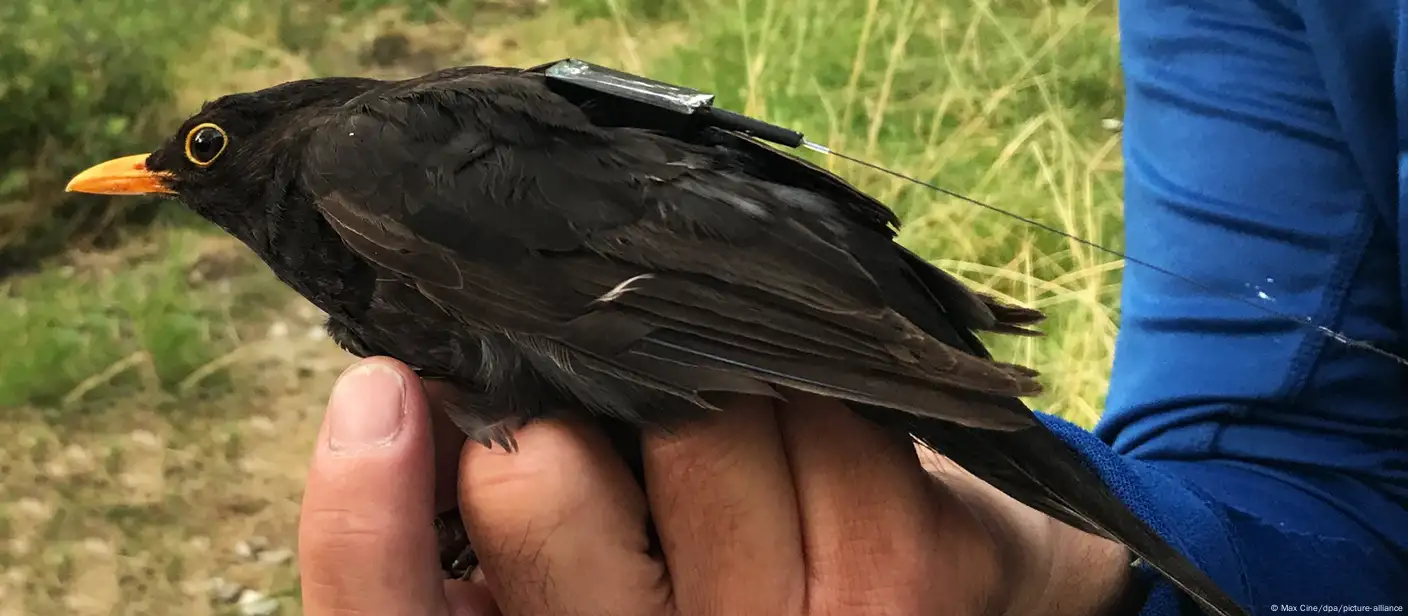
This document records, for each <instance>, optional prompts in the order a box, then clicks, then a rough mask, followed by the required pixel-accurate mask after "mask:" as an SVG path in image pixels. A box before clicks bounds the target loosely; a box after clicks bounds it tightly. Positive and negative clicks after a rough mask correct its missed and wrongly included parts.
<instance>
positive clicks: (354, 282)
mask: <svg viewBox="0 0 1408 616" xmlns="http://www.w3.org/2000/svg"><path fill="white" fill-rule="evenodd" d="M543 68H544V67H535V68H532V69H514V68H496V67H461V68H452V69H447V70H442V71H438V72H435V73H431V74H428V75H425V76H422V77H418V78H414V79H408V80H404V81H381V80H374V79H361V78H343V77H338V78H324V79H309V80H302V81H294V82H290V83H285V84H282V85H278V86H274V87H271V88H268V89H264V90H260V91H257V92H250V93H242V94H232V95H229V96H225V97H222V98H220V99H218V100H215V101H213V102H210V103H207V104H206V105H205V106H204V107H203V108H202V109H201V110H200V112H199V113H197V114H196V115H195V116H194V117H192V118H190V119H189V120H187V121H186V122H185V123H184V124H183V125H182V126H181V128H180V130H178V131H177V132H176V134H175V135H173V136H172V137H171V138H170V139H169V140H168V141H167V142H166V143H165V144H163V145H162V146H161V147H160V148H159V149H157V150H156V151H155V152H152V153H151V154H149V155H145V154H144V155H136V156H128V157H125V158H119V159H116V160H113V161H110V162H107V163H103V164H100V165H98V166H96V167H93V168H91V169H89V170H87V171H84V172H83V173H81V174H79V175H78V176H76V177H75V178H74V179H73V181H72V182H71V183H70V184H69V190H72V191H80V192H90V193H102V194H163V195H171V196H175V197H177V198H179V199H180V200H181V201H183V202H184V203H185V204H186V205H187V206H189V207H190V208H192V209H193V210H195V211H196V212H197V213H199V214H200V215H202V216H204V217H205V218H207V219H209V220H211V221H213V222H215V223H216V224H218V225H220V226H221V227H223V228H224V229H225V230H226V231H228V232H229V233H231V234H232V235H234V236H235V237H237V238H239V239H240V240H241V241H243V242H244V243H245V244H247V245H248V246H249V247H250V248H251V249H253V251H254V252H256V253H257V254H258V255H259V256H260V257H261V258H262V259H263V260H264V261H265V263H267V264H268V266H269V267H270V268H271V269H272V270H273V272H274V273H275V274H276V275H278V277H279V278H280V279H281V280H283V281H284V282H285V283H286V284H288V285H289V286H290V287H292V288H294V289H295V290H297V291H298V292H299V293H301V294H302V295H303V296H304V297H306V298H307V299H309V300H310V301H311V302H312V303H314V304H316V305H317V306H318V307H319V308H321V309H322V310H324V311H326V312H327V314H328V316H329V319H328V323H327V327H328V329H329V331H330V332H331V334H332V336H333V337H334V339H335V340H337V342H338V343H339V344H341V345H342V346H343V347H344V348H345V349H347V350H348V351H350V352H351V353H353V354H355V355H359V356H368V355H388V356H392V357H395V358H398V359H400V360H402V361H404V362H406V363H407V364H408V365H410V366H412V367H414V368H415V369H416V370H417V371H418V372H419V373H420V374H421V375H422V376H423V377H425V378H428V379H440V380H443V381H447V382H448V383H450V384H452V385H453V386H454V387H455V389H456V391H457V392H458V394H459V399H458V401H457V402H456V403H455V404H454V408H453V409H450V415H451V416H452V418H453V419H454V421H455V422H456V423H457V424H458V425H459V427H460V428H461V429H463V430H464V431H465V432H466V433H467V434H468V435H469V436H470V437H471V438H474V439H476V440H479V441H481V442H489V441H493V442H498V443H500V444H502V445H504V446H505V447H509V448H512V447H513V446H514V443H513V441H512V438H511V436H510V433H511V430H512V429H514V428H516V427H518V426H520V425H521V424H522V423H523V422H525V421H529V420H531V419H533V418H535V417H539V416H542V415H543V414H544V413H547V412H549V411H550V410H552V409H557V408H564V407H572V408H581V409H585V410H587V411H589V412H591V413H593V414H595V415H596V416H598V417H600V418H602V419H603V420H604V421H613V422H619V423H624V424H626V425H633V426H661V425H669V424H671V423H674V422H677V421H684V420H688V419H689V418H690V417H697V416H699V414H701V413H705V412H709V411H710V410H713V409H715V407H714V406H712V405H711V404H710V402H709V399H710V397H711V395H712V394H719V393H743V394H754V395H763V396H772V397H781V396H784V395H785V394H786V391H788V389H789V388H790V389H795V390H803V391H808V392H813V393H817V394H822V395H826V396H831V397H835V398H839V399H842V400H845V401H847V402H848V403H850V406H851V407H852V408H853V409H855V410H856V411H857V412H859V413H861V414H862V415H864V416H866V417H868V418H870V419H872V420H874V421H876V422H879V423H880V424H882V425H886V426H889V427H893V428H895V429H896V430H905V431H907V432H909V433H910V434H911V435H912V436H913V437H914V439H915V440H917V441H918V442H920V443H922V444H924V445H926V446H929V447H932V448H933V449H935V450H937V451H938V452H940V453H942V454H944V455H945V456H947V457H949V458H950V459H952V460H954V461H955V462H956V463H958V464H959V465H961V466H963V467H964V468H966V469H968V470H969V471H971V472H972V473H974V474H976V475H977V476H979V477H980V478H982V479H984V480H986V481H988V482H989V483H991V484H993V485H994V486H996V487H997V488H999V489H1001V490H1002V491H1004V492H1006V493H1007V494H1009V495H1011V496H1013V497H1014V498H1016V499H1017V500H1019V501H1021V502H1023V503H1025V504H1027V505H1029V506H1031V507H1033V508H1035V509H1037V510H1040V511H1042V512H1044V513H1046V514H1048V515H1051V516H1053V517H1055V518H1057V519H1059V520H1061V521H1063V522H1065V523H1068V524H1070V525H1072V526H1074V527H1076V528H1079V529H1082V530H1085V531H1087V532H1091V533H1097V534H1099V535H1102V536H1105V537H1108V538H1111V539H1114V540H1116V541H1119V542H1121V543H1123V544H1124V545H1126V546H1128V547H1129V548H1130V550H1131V551H1132V552H1133V553H1134V554H1135V555H1137V556H1138V557H1140V558H1141V559H1143V560H1144V561H1146V562H1147V563H1149V564H1150V565H1152V566H1153V567H1155V568H1157V569H1159V570H1160V571H1162V572H1163V574H1164V575H1166V576H1167V577H1168V578H1170V579H1171V580H1173V581H1174V582H1175V583H1176V584H1178V585H1179V586H1180V587H1181V588H1182V589H1183V590H1185V591H1186V592H1187V593H1188V594H1189V595H1191V596H1193V597H1194V598H1195V599H1196V600H1197V601H1198V602H1199V603H1200V604H1201V605H1203V606H1204V608H1205V609H1206V610H1207V611H1209V613H1212V614H1218V615H1225V616H1231V615H1239V614H1245V612H1244V611H1243V610H1242V609H1241V608H1240V607H1239V606H1238V605H1237V604H1236V603H1235V602H1234V601H1233V600H1232V599H1231V598H1230V597H1229V596H1228V595H1226V594H1225V593H1224V592H1223V591H1222V590H1221V589H1219V588H1218V586H1217V584H1216V583H1214V582H1213V581H1212V580H1211V579H1210V578H1208V577H1207V576H1206V575H1205V574H1204V573H1203V572H1202V571H1201V570H1199V569H1198V568H1197V567H1196V566H1195V565H1193V564H1192V563H1191V562H1190V561H1189V560H1188V559H1186V558H1185V557H1184V556H1183V555H1182V554H1181V553H1179V552H1178V551H1177V550H1175V549H1174V548H1173V547H1171V546H1170V545H1169V544H1168V543H1166V542H1165V541H1164V540H1163V539H1162V538H1160V537H1159V536H1158V535H1156V534H1155V533H1154V532H1153V531H1152V530H1151V529H1150V528H1149V527H1148V526H1147V525H1145V524H1144V523H1143V522H1142V521H1140V519H1139V518H1137V517H1136V516H1135V515H1134V514H1132V513H1131V512H1130V511H1129V510H1128V509H1127V508H1126V507H1125V506H1124V505H1123V504H1122V503H1121V502H1120V501H1119V500H1118V499H1116V498H1115V497H1114V496H1113V495H1112V494H1111V492H1110V491H1109V489H1108V488H1107V487H1106V486H1105V484H1104V483H1103V482H1102V481H1101V480H1100V479H1099V477H1098V475H1097V474H1096V473H1095V472H1094V471H1092V470H1091V469H1090V468H1088V467H1087V466H1086V465H1085V464H1084V462H1083V461H1082V459H1081V458H1080V457H1079V456H1078V455H1076V454H1075V453H1074V452H1073V451H1072V450H1071V449H1070V448H1069V447H1068V446H1066V445H1065V444H1064V442H1062V441H1061V440H1060V439H1058V438H1057V437H1055V436H1054V435H1053V434H1051V433H1050V432H1048V431H1047V430H1046V429H1045V428H1044V427H1042V426H1041V425H1040V424H1039V423H1038V422H1037V420H1036V419H1035V417H1034V416H1033V414H1032V412H1031V411H1030V410H1028V408H1027V407H1026V406H1025V405H1024V404H1023V403H1022V401H1021V400H1020V399H1019V397H1021V396H1029V395H1032V394H1036V393H1038V392H1039V391H1040V386H1039V385H1038V383H1037V380H1036V376H1037V375H1036V373H1035V372H1034V371H1032V370H1029V369H1027V368H1024V367H1021V366H1016V365H1012V364H1006V363H1001V362H997V361H994V360H993V359H992V357H991V355H990V354H989V353H988V352H987V350H986V349H985V348H984V346H983V344H982V343H981V342H980V341H979V339H978V338H977V337H976V336H975V334H974V332H975V331H978V330H986V331H994V332H1007V333H1013V334H1034V333H1036V332H1034V331H1032V330H1030V329H1029V326H1031V325H1033V324H1035V323H1037V322H1039V321H1040V319H1041V314H1040V313H1039V312H1036V311H1033V310H1029V309H1025V308H1021V307H1016V306H1009V305H1004V304H1001V303H999V302H997V301H995V300H994V299H992V298H990V297H986V296H983V295H980V294H978V293H975V292H973V291H971V290H970V289H968V288H966V287H965V286H964V285H963V284H962V283H961V282H960V281H958V280H957V279H955V278H954V277H952V276H950V275H949V274H946V273H945V272H943V271H941V270H939V269H938V268H936V267H934V266H932V265H930V264H929V263H928V262H926V261H924V260H923V259H921V258H919V257H918V256H916V255H915V254H914V253H912V252H910V251H908V250H906V249H905V248H904V247H902V246H900V245H899V244H897V243H896V242H894V237H895V233H896V229H897V228H898V226H899V221H898V220H897V219H896V217H895V215H894V214H893V213H892V212H891V211H890V210H889V209H888V208H886V207H885V206H884V205H882V204H881V203H879V202H878V201H876V200H874V199H873V198H871V197H869V196H866V195H865V194H863V193H861V192H859V191H858V190H856V189H855V188H853V187H851V186H850V185H848V184H847V183H845V182H844V181H843V180H841V179H840V178H838V177H836V176H834V175H832V174H830V173H828V172H827V171H825V170H823V169H821V168H819V167H816V166H815V165H812V164H810V163H808V162H806V161H804V160H802V159H800V158H797V157H794V156H790V155H788V154H785V153H782V152H780V151H778V150H775V149H773V148H771V147H768V146H765V145H763V144H761V143H760V142H757V141H755V140H753V139H751V138H749V137H747V136H745V135H742V134H739V133H735V132H730V131H727V130H723V129H719V128H712V127H708V126H699V125H690V124H688V123H678V122H677V123H670V122H666V121H661V120H660V119H659V118H654V119H651V118H650V117H647V114H645V113H644V112H643V111H641V110H640V109H634V110H632V109H628V108H623V107H622V106H621V103H620V101H618V100H616V99H610V100H608V99H606V98H605V97H593V96H591V95H590V94H583V93H581V92H577V93H575V94H574V93H567V92H564V91H562V90H561V89H560V88H559V89H555V88H554V87H553V86H552V85H550V84H549V82H548V80H547V79H546V77H545V76H544V74H543V70H542V69H543Z"/></svg>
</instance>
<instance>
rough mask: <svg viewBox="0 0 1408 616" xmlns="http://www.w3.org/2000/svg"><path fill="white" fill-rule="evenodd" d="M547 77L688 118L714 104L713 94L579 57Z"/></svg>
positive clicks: (553, 69) (550, 69) (554, 68)
mask: <svg viewBox="0 0 1408 616" xmlns="http://www.w3.org/2000/svg"><path fill="white" fill-rule="evenodd" d="M545 74H546V75H547V76H548V77H549V78H552V79H557V80H559V81H565V82H567V83H571V84H575V85H578V86H581V87H584V88H587V89H590V90H596V91H598V92H603V93H606V94H610V95H612V96H619V97H621V98H628V99H631V100H634V101H638V102H642V103H645V104H647V105H653V106H655V107H664V108H666V109H669V110H671V111H674V112H677V113H682V114H685V115H690V114H693V113H694V112H696V111H698V110H700V109H708V108H709V107H711V106H713V104H714V95H713V94H708V93H705V92H700V91H699V90H693V89H690V88H686V87H682V86H677V85H672V84H668V83H664V82H660V81H655V80H653V79H647V78H645V77H641V76H639V75H632V74H630V73H623V72H621V71H617V70H612V69H609V68H606V67H604V66H598V65H596V64H592V63H590V62H584V61H582V60H578V59H576V58H569V59H567V60H563V61H561V62H558V63H557V64H554V65H552V66H550V67H548V69H547V72H546V73H545Z"/></svg>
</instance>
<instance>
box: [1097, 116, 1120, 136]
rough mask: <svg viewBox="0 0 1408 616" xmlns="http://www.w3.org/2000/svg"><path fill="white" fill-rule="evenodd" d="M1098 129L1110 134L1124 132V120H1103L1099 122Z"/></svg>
mask: <svg viewBox="0 0 1408 616" xmlns="http://www.w3.org/2000/svg"><path fill="white" fill-rule="evenodd" d="M1100 128H1103V129H1105V130H1107V131H1110V132H1112V133H1117V132H1120V131H1122V130H1124V120H1120V119H1118V118H1104V119H1102V120H1100Z"/></svg>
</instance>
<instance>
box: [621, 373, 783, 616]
mask: <svg viewBox="0 0 1408 616" xmlns="http://www.w3.org/2000/svg"><path fill="white" fill-rule="evenodd" d="M643 445H644V451H645V456H644V460H645V479H646V494H647V495H648V498H649V500H650V510H651V512H652V515H653V516H654V519H655V525H656V528H657V530H658V531H659V533H660V542H661V547H663V548H664V552H665V558H666V562H667V563H668V565H669V570H670V577H671V580H672V582H673V586H674V592H675V604H676V606H678V608H679V611H680V613H683V614H723V613H729V614H778V615H784V614H798V613H801V611H802V609H803V608H804V605H803V601H804V599H805V596H806V577H805V574H806V569H805V566H804V558H803V554H802V541H801V522H800V520H799V519H798V509H797V498H796V493H795V491H794V489H793V487H792V475H791V471H790V470H789V469H788V465H787V455H786V452H785V451H784V449H783V446H782V437H781V434H780V432H779V430H778V425H777V418H776V416H775V413H774V412H773V405H772V401H771V400H768V399H765V398H758V397H753V396H748V397H739V398H737V399H736V400H735V401H734V402H733V403H732V404H729V405H727V406H725V407H724V412H722V413H717V414H714V415H711V416H709V417H708V418H706V419H703V420H700V421H697V422H691V423H690V424H688V425H685V426H681V427H680V428H678V429H676V430H674V433H673V434H668V435H667V434H663V433H659V432H651V433H648V434H647V435H646V437H645V439H644V442H643ZM725 608H727V609H725Z"/></svg>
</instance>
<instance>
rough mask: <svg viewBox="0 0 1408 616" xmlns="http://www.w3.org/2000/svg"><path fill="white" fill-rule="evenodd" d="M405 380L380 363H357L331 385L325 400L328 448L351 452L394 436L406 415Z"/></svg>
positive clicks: (381, 443)
mask: <svg viewBox="0 0 1408 616" xmlns="http://www.w3.org/2000/svg"><path fill="white" fill-rule="evenodd" d="M405 399H406V382H405V380H403V379H402V378H401V374H400V373H399V372H396V371H395V370H393V369H391V368H389V367H387V366H384V365H381V364H364V365H361V366H357V367H356V368H353V369H351V370H349V371H347V373H346V374H344V375H342V378H339V379H338V380H337V385H336V386H334V387H333V392H332V400H331V402H330V403H329V404H328V414H329V417H328V448H329V449H331V450H333V451H336V452H340V453H350V452H356V451H362V450H366V449H370V448H373V447H380V446H383V445H386V444H388V443H390V442H391V441H393V440H395V439H396V435H397V434H400V432H401V425H402V424H403V423H404V419H405V417H406V406H405V403H404V402H405Z"/></svg>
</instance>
